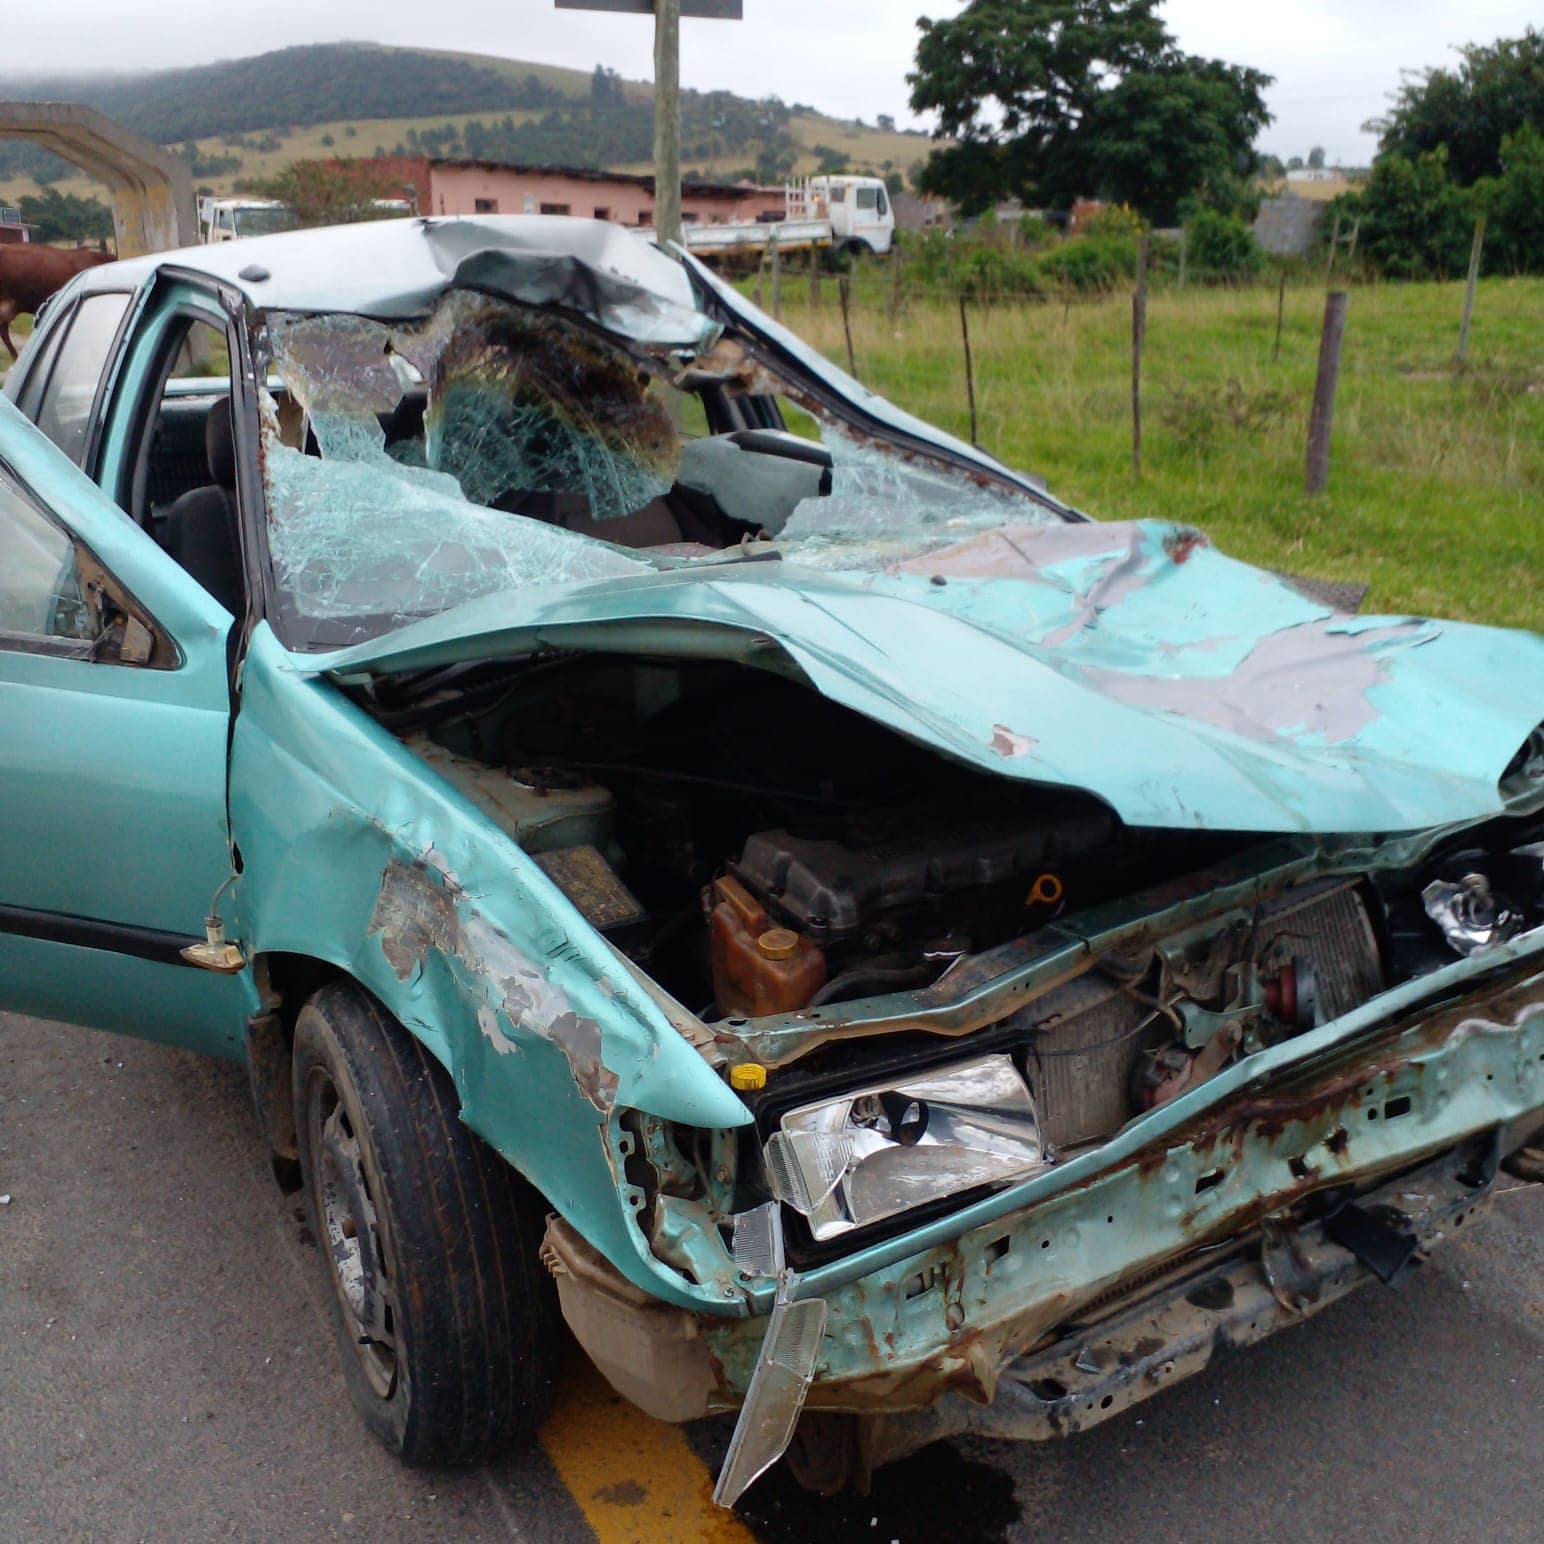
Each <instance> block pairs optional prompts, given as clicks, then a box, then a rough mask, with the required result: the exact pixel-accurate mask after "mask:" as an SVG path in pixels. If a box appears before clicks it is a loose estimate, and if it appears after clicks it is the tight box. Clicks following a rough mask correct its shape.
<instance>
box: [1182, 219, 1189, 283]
mask: <svg viewBox="0 0 1544 1544" xmlns="http://www.w3.org/2000/svg"><path fill="white" fill-rule="evenodd" d="M1189 237H1190V232H1189V230H1188V229H1187V228H1186V227H1185V226H1183V225H1182V226H1180V228H1179V287H1180V288H1181V289H1184V287H1185V258H1186V249H1187V248H1188V247H1189V245H1190V240H1189Z"/></svg>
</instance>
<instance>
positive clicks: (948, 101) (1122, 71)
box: [907, 0, 1271, 218]
mask: <svg viewBox="0 0 1544 1544" xmlns="http://www.w3.org/2000/svg"><path fill="white" fill-rule="evenodd" d="M1159 4H1160V0H971V3H970V4H969V5H967V6H966V8H965V9H964V10H963V11H962V12H961V13H960V14H959V15H958V16H955V17H952V18H949V19H946V20H941V21H931V20H929V19H928V18H926V17H924V18H923V19H922V20H921V21H920V22H919V23H918V26H919V27H920V28H921V32H922V36H921V39H920V41H919V43H918V45H917V60H916V69H915V70H914V71H913V72H912V73H911V74H910V75H908V76H907V80H908V82H909V83H910V85H911V88H912V91H911V105H912V108H913V110H914V111H916V112H935V113H937V115H938V128H937V130H936V131H935V137H937V138H946V137H947V138H952V139H954V140H956V141H957V143H956V144H954V145H950V146H944V147H942V148H940V149H937V150H935V151H934V152H933V153H932V155H931V157H930V158H929V160H928V164H927V168H926V171H925V173H924V179H925V183H926V186H927V189H928V191H930V192H935V193H939V194H942V195H944V196H946V197H948V198H951V199H953V200H954V201H955V202H957V203H958V204H960V206H961V208H962V209H963V210H964V211H965V212H966V213H967V214H972V213H978V212H980V211H981V210H982V209H985V208H986V207H988V206H989V205H991V204H993V203H995V202H996V201H997V200H999V199H1001V198H1006V197H1014V196H1017V197H1019V198H1021V199H1023V200H1024V202H1026V203H1029V204H1041V205H1046V204H1050V205H1063V206H1065V205H1067V204H1070V203H1071V202H1072V201H1073V200H1074V199H1075V198H1077V197H1079V196H1088V195H1098V196H1100V197H1103V198H1107V199H1115V200H1118V201H1123V202H1128V203H1131V204H1133V205H1134V206H1135V207H1136V208H1138V209H1139V210H1140V211H1141V212H1142V213H1143V214H1144V215H1146V216H1148V217H1149V218H1153V217H1159V218H1163V217H1172V213H1173V211H1174V209H1175V208H1176V206H1177V205H1178V204H1179V202H1180V201H1181V200H1182V199H1184V198H1186V197H1187V196H1188V195H1191V194H1194V193H1196V192H1197V191H1198V190H1199V189H1202V188H1204V186H1205V185H1206V184H1207V183H1208V182H1210V181H1213V180H1221V179H1223V178H1226V177H1229V176H1239V175H1243V174H1247V173H1248V172H1251V171H1253V170H1254V165H1255V161H1254V154H1253V150H1252V148H1251V147H1252V145H1253V143H1254V139H1255V136H1256V135H1257V134H1258V133H1259V131H1260V129H1261V128H1263V127H1264V125H1265V124H1266V123H1268V122H1269V121H1270V115H1269V113H1267V111H1266V109H1265V103H1264V99H1263V95H1262V93H1263V92H1264V89H1265V88H1266V87H1267V86H1269V85H1270V84H1271V77H1270V76H1268V75H1265V74H1262V73H1261V72H1260V71H1258V70H1253V69H1248V68H1244V67H1241V66H1236V65H1231V64H1226V63H1224V62H1223V61H1221V60H1218V59H1200V58H1196V57H1194V56H1192V55H1187V54H1184V53H1182V52H1181V51H1180V50H1179V49H1178V48H1177V46H1176V44H1175V40H1174V38H1173V37H1172V36H1171V35H1170V33H1169V32H1168V30H1167V28H1165V26H1164V25H1163V23H1162V22H1161V21H1160V20H1159V18H1158V16H1157V14H1156V13H1157V9H1158V5H1159Z"/></svg>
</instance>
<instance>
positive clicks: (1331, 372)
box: [1304, 290, 1350, 493]
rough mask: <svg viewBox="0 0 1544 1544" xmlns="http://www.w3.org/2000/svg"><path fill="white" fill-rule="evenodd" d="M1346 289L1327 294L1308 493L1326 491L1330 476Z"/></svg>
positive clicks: (1312, 419) (1310, 422) (1310, 430)
mask: <svg viewBox="0 0 1544 1544" xmlns="http://www.w3.org/2000/svg"><path fill="white" fill-rule="evenodd" d="M1349 298H1350V297H1349V296H1348V295H1347V294H1346V292H1345V291H1344V290H1331V291H1330V292H1329V293H1328V294H1327V295H1326V296H1325V297H1324V331H1323V333H1322V335H1321V336H1320V338H1319V374H1318V378H1317V379H1316V380H1315V381H1314V387H1313V411H1312V412H1311V413H1310V415H1309V418H1308V476H1307V479H1306V481H1305V484H1304V488H1305V491H1306V492H1308V493H1322V492H1323V491H1324V488H1325V485H1326V484H1327V483H1328V482H1329V480H1330V425H1331V423H1332V421H1333V420H1334V417H1335V387H1336V384H1337V383H1338V381H1339V380H1340V345H1341V343H1342V342H1343V341H1344V339H1345V335H1346V304H1347V302H1348V300H1349Z"/></svg>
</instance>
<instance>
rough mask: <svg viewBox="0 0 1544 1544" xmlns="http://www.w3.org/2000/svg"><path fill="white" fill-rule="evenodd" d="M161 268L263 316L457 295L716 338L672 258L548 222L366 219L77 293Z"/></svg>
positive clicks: (93, 282)
mask: <svg viewBox="0 0 1544 1544" xmlns="http://www.w3.org/2000/svg"><path fill="white" fill-rule="evenodd" d="M167 268H172V269H181V270H184V271H186V272H189V273H197V274H203V275H206V276H207V277H209V278H212V279H216V280H218V281H219V282H220V283H222V284H226V285H229V286H231V287H232V288H234V289H236V290H239V291H240V292H241V293H242V294H243V295H245V296H246V298H247V300H248V301H249V302H250V303H251V304H252V305H254V306H260V307H263V308H264V309H272V310H284V311H351V312H356V313H358V314H360V315H364V316H376V317H383V318H402V317H410V316H418V315H421V314H422V313H423V312H425V311H426V310H428V308H429V307H430V306H431V305H433V303H434V301H435V299H436V298H437V297H438V296H440V295H442V294H443V293H444V292H445V291H446V290H447V289H450V288H462V289H472V290H480V291H483V292H484V293H487V294H491V295H496V296H499V297H500V298H503V299H508V300H514V301H519V302H521V303H523V304H526V305H555V306H558V307H560V308H561V309H563V310H566V311H571V312H574V313H576V314H578V315H581V316H584V317H587V318H589V319H590V320H591V321H593V322H595V323H596V325H598V326H600V327H603V328H604V329H605V330H606V331H608V332H612V333H615V334H616V335H617V336H619V337H624V338H629V339H631V340H633V341H634V342H638V343H646V344H652V345H658V346H661V347H680V348H700V347H702V346H703V345H705V344H706V343H708V342H710V341H711V340H712V338H713V336H714V334H715V332H716V330H717V329H716V327H715V325H714V324H713V323H712V322H711V321H710V320H709V319H708V318H707V317H704V316H703V315H702V314H701V312H699V310H698V309H697V302H696V298H695V296H694V295H693V293H692V287H691V282H690V280H689V279H688V278H687V276H686V272H685V270H684V269H683V268H682V267H681V265H680V264H679V263H677V262H676V261H675V260H674V259H672V258H669V257H667V256H666V255H665V254H664V253H663V252H661V251H660V250H659V249H658V248H657V247H655V246H653V245H651V244H650V243H649V242H646V241H643V240H641V239H640V238H639V237H638V236H637V235H635V234H634V233H633V232H631V231H629V230H627V229H626V228H625V227H624V226H620V225H614V224H610V223H608V222H606V221H604V220H579V219H569V218H565V217H563V216H560V215H494V216H485V217H480V218H474V219H466V218H457V219H446V220H436V219H401V220H369V221H362V222H360V223H358V224H355V225H337V226H330V227H327V228H325V229H321V230H304V231H287V232H284V233H282V234H280V235H277V236H253V237H249V238H247V239H245V240H242V241H223V242H214V243H211V244H210V245H208V246H199V247H185V248H183V249H182V250H180V251H176V252H157V253H154V254H152V255H151V256H148V257H137V258H130V259H128V260H126V261H124V262H120V263H109V264H104V265H102V266H101V267H98V268H93V269H90V270H89V271H88V272H87V274H86V275H84V276H83V282H81V283H80V284H79V285H78V287H77V290H78V291H84V290H112V289H122V288H123V287H124V285H125V283H128V284H131V285H133V286H134V287H136V288H137V287H138V286H139V285H140V284H142V283H144V282H145V281H146V280H147V279H149V278H150V277H151V276H152V275H153V274H155V273H157V272H159V271H161V270H162V269H167Z"/></svg>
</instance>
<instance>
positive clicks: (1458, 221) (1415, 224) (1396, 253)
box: [1329, 147, 1474, 279]
mask: <svg viewBox="0 0 1544 1544" xmlns="http://www.w3.org/2000/svg"><path fill="white" fill-rule="evenodd" d="M1329 212H1330V217H1331V220H1333V217H1334V215H1335V214H1336V213H1339V214H1340V215H1341V216H1342V223H1344V221H1345V219H1346V218H1347V217H1349V218H1359V219H1360V220H1361V222H1362V227H1361V235H1360V238H1359V243H1358V244H1359V246H1360V249H1361V251H1362V252H1363V254H1364V255H1365V256H1366V257H1367V258H1368V259H1370V260H1371V261H1372V262H1373V263H1374V264H1375V265H1376V266H1377V267H1378V268H1380V269H1382V271H1383V272H1384V273H1386V274H1388V275H1390V276H1391V277H1393V278H1398V279H1425V278H1446V277H1448V276H1450V275H1452V274H1456V273H1461V272H1463V270H1464V267H1465V265H1466V264H1467V263H1468V261H1469V243H1470V239H1471V237H1472V235H1473V232H1474V199H1473V196H1472V195H1471V194H1470V193H1468V192H1467V191H1466V190H1465V189H1463V188H1460V187H1459V186H1458V184H1457V183H1455V182H1454V181H1453V180H1452V178H1450V177H1449V176H1448V169H1447V151H1446V150H1445V149H1442V148H1440V147H1439V148H1438V149H1436V150H1430V151H1427V152H1425V153H1424V154H1422V155H1419V156H1417V157H1416V158H1415V159H1414V160H1411V159H1410V158H1409V157H1407V156H1402V155H1383V156H1379V157H1378V159H1377V160H1376V161H1374V162H1373V168H1372V176H1371V177H1369V178H1368V179H1367V186H1366V187H1365V188H1364V189H1362V191H1361V192H1359V193H1346V194H1342V195H1341V196H1340V197H1339V198H1338V199H1336V200H1335V201H1334V203H1333V204H1332V205H1331V206H1330V211H1329Z"/></svg>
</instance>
